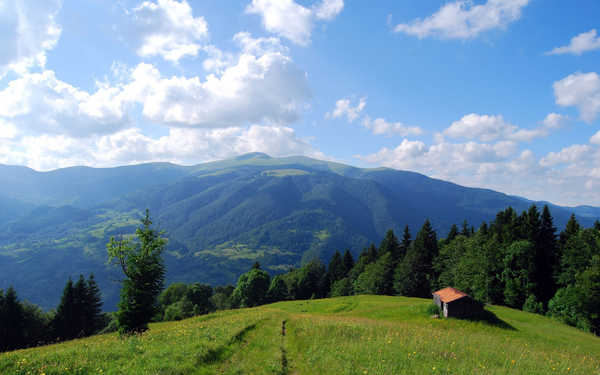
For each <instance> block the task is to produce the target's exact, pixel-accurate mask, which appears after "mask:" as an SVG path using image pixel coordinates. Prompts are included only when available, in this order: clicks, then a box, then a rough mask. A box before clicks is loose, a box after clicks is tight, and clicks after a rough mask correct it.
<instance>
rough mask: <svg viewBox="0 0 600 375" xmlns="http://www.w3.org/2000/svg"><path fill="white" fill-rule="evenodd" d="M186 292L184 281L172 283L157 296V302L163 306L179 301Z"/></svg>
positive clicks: (186, 287)
mask: <svg viewBox="0 0 600 375" xmlns="http://www.w3.org/2000/svg"><path fill="white" fill-rule="evenodd" d="M187 293H188V286H187V284H185V283H172V284H171V285H169V286H168V287H167V288H166V289H165V290H163V291H162V292H161V293H160V295H159V296H158V302H160V304H161V305H162V306H164V307H167V306H169V305H172V304H174V303H175V302H178V301H180V300H181V299H183V297H185V296H186V294H187Z"/></svg>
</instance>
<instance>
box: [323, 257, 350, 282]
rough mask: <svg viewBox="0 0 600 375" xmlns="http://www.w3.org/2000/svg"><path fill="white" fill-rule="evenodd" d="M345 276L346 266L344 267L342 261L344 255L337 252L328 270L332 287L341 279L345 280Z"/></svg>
mask: <svg viewBox="0 0 600 375" xmlns="http://www.w3.org/2000/svg"><path fill="white" fill-rule="evenodd" d="M345 276H346V266H345V265H344V260H343V259H342V255H341V254H340V252H339V251H336V252H335V253H334V254H333V256H332V257H331V260H330V261H329V266H328V269H327V277H328V279H329V283H330V285H331V284H333V283H334V282H336V281H338V280H340V279H343V278H344V277H345Z"/></svg>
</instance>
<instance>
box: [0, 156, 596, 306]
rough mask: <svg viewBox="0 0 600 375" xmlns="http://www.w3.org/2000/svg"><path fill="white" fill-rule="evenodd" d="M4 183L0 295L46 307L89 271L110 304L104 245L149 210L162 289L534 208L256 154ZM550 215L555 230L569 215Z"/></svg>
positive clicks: (27, 173) (486, 193) (415, 177)
mask: <svg viewBox="0 0 600 375" xmlns="http://www.w3.org/2000/svg"><path fill="white" fill-rule="evenodd" d="M0 178H2V181H3V184H1V185H0V208H1V209H0V289H4V288H7V287H8V286H9V285H11V284H12V285H14V286H15V288H16V289H17V291H18V293H19V295H20V296H21V297H22V298H24V299H27V300H29V301H31V302H34V303H37V304H40V305H42V306H43V307H44V308H51V307H54V306H55V305H56V303H57V302H58V298H59V296H60V289H61V286H62V285H64V283H65V281H66V279H67V278H68V277H69V276H72V277H77V276H78V274H79V273H84V274H88V273H91V272H93V273H94V274H95V276H96V278H97V280H98V282H99V284H100V287H101V289H102V291H103V294H104V300H105V308H106V309H108V310H112V309H114V307H115V306H116V302H117V299H118V290H119V284H118V283H116V282H114V280H118V279H119V275H118V273H117V272H116V271H117V270H116V269H114V268H110V267H108V266H107V265H106V264H105V262H106V249H105V244H106V243H107V242H108V240H109V238H110V236H114V235H127V234H130V233H133V232H134V230H135V228H136V226H137V224H138V223H139V221H138V220H139V218H140V217H141V216H142V211H143V210H144V209H145V208H149V209H150V211H151V214H152V217H153V219H154V221H155V223H156V224H157V225H158V226H159V227H160V228H161V229H163V230H164V231H165V233H166V236H167V237H168V238H169V248H168V252H167V253H166V254H165V259H166V263H167V266H168V275H167V276H168V282H172V281H183V282H196V281H199V282H208V283H211V284H225V283H234V282H235V281H236V279H237V277H238V276H239V275H240V274H241V273H243V272H245V271H246V270H247V269H248V268H249V267H250V266H251V264H252V263H253V262H254V261H259V262H260V263H261V264H262V265H263V266H264V267H265V268H266V269H268V270H269V271H270V272H273V273H277V272H281V271H285V270H287V269H289V268H290V267H296V266H298V265H299V264H300V263H301V262H303V261H307V260H311V259H313V258H315V257H318V258H321V259H323V260H325V261H327V260H328V259H329V257H330V255H331V254H332V253H333V252H334V251H335V250H344V249H346V248H349V249H351V250H352V251H353V252H354V254H357V253H358V252H359V251H360V250H361V249H362V248H363V247H365V246H368V244H369V243H371V242H379V241H380V240H381V239H382V238H383V236H384V234H385V232H386V231H387V230H388V229H390V228H392V229H394V230H395V231H396V232H397V233H399V232H401V231H402V230H403V229H404V225H409V227H410V228H411V231H412V232H413V234H414V233H416V231H417V230H418V228H419V227H420V226H421V225H422V223H423V222H424V221H425V219H430V220H431V221H432V223H433V225H434V228H435V229H436V230H437V231H438V233H439V235H440V236H442V237H443V236H445V234H446V233H447V231H448V229H449V228H450V226H451V225H452V224H454V223H456V224H460V223H462V221H463V220H465V219H466V220H468V222H469V223H470V224H472V225H475V226H479V224H480V223H481V222H482V221H484V220H485V221H489V220H491V219H493V217H494V216H495V214H496V213H497V212H498V211H500V210H502V209H505V208H506V207H508V206H509V205H510V206H512V207H514V208H515V209H516V210H517V211H521V210H525V209H526V208H528V206H529V205H530V204H531V203H533V202H531V201H528V200H526V199H523V198H519V197H512V196H508V195H506V194H502V193H499V192H495V191H491V190H486V189H474V188H467V187H463V186H459V185H456V184H453V183H449V182H445V181H440V180H436V179H431V178H428V177H426V176H423V175H421V174H418V173H414V172H407V171H397V170H392V169H385V168H380V169H360V168H355V167H351V166H347V165H343V164H338V163H332V162H327V161H321V160H316V159H310V158H306V157H288V158H271V157H269V156H268V155H265V154H260V153H253V154H248V155H243V156H241V157H238V158H235V159H231V160H224V161H218V162H213V163H205V164H200V165H196V166H189V167H182V166H177V165H173V164H168V163H154V164H142V165H137V166H127V167H118V168H104V169H96V168H83V167H77V168H66V169H60V170H56V171H51V172H43V173H41V172H35V171H33V170H31V169H27V168H23V167H2V166H0ZM541 204H543V203H541ZM551 210H552V214H553V215H554V218H555V224H556V225H557V226H558V227H559V228H561V227H562V226H563V225H564V224H565V223H566V221H567V220H568V218H569V216H570V215H571V212H572V211H573V210H572V209H570V208H562V207H558V206H552V207H551ZM584 211H585V215H583V216H580V217H578V219H579V220H580V222H581V223H582V224H583V225H585V226H589V225H591V224H592V223H593V221H594V220H595V219H597V217H596V216H594V213H595V212H596V211H595V210H594V209H593V208H589V207H588V208H585V210H584ZM1 212H4V214H1Z"/></svg>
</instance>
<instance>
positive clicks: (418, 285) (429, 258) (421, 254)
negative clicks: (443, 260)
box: [394, 220, 438, 298]
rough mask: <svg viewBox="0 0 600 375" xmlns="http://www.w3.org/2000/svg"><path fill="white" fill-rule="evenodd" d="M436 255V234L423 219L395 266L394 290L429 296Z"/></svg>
mask: <svg viewBox="0 0 600 375" xmlns="http://www.w3.org/2000/svg"><path fill="white" fill-rule="evenodd" d="M437 255H438V245H437V236H436V234H435V231H434V230H433V228H432V226H431V223H430V222H429V220H425V223H424V224H423V226H422V227H421V230H420V231H419V233H418V234H417V237H416V238H415V240H414V241H413V242H412V244H411V246H410V248H409V249H408V252H407V253H406V256H405V257H404V259H403V261H402V262H400V264H399V265H398V267H396V271H395V275H394V279H395V283H394V288H395V289H396V292H398V293H399V294H401V295H404V296H409V297H423V298H428V297H430V296H431V287H432V286H433V285H434V282H435V279H436V277H435V272H434V268H433V259H434V258H435V257H436V256H437Z"/></svg>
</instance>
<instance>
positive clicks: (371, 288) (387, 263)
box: [354, 251, 394, 295]
mask: <svg viewBox="0 0 600 375" xmlns="http://www.w3.org/2000/svg"><path fill="white" fill-rule="evenodd" d="M393 282H394V262H393V255H392V253H391V252H389V251H388V252H385V253H383V255H381V257H379V259H378V260H377V261H376V262H373V263H369V264H368V265H367V266H366V267H365V270H364V272H362V273H361V274H360V275H359V276H358V278H357V279H356V281H355V282H354V292H355V293H357V294H387V295H391V294H393V291H394V289H393Z"/></svg>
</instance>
